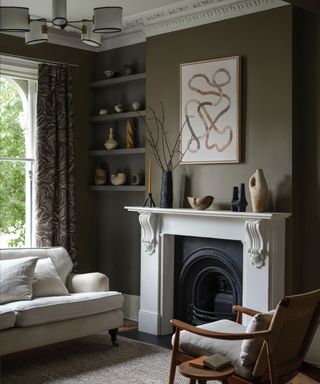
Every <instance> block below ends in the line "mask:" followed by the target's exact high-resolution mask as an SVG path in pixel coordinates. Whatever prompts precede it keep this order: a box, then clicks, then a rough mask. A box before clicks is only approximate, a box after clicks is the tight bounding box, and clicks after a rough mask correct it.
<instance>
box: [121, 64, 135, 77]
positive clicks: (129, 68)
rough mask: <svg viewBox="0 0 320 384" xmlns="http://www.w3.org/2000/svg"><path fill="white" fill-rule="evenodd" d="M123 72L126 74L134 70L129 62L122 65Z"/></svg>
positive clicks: (130, 73)
mask: <svg viewBox="0 0 320 384" xmlns="http://www.w3.org/2000/svg"><path fill="white" fill-rule="evenodd" d="M123 72H124V74H125V75H126V76H129V75H132V74H133V72H134V67H133V66H132V65H131V64H125V65H124V67H123Z"/></svg>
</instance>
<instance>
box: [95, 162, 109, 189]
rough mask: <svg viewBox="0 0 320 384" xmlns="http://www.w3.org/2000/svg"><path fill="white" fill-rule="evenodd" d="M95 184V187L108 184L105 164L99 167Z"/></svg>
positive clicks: (96, 171)
mask: <svg viewBox="0 0 320 384" xmlns="http://www.w3.org/2000/svg"><path fill="white" fill-rule="evenodd" d="M94 183H95V185H105V184H107V171H106V168H105V166H104V165H103V164H101V165H99V167H97V168H96V170H95V173H94Z"/></svg>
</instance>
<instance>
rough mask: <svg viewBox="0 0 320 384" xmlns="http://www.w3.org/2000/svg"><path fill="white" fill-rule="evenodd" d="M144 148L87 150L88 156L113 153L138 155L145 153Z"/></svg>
mask: <svg viewBox="0 0 320 384" xmlns="http://www.w3.org/2000/svg"><path fill="white" fill-rule="evenodd" d="M145 153H146V149H145V148H130V149H126V148H121V149H110V150H106V149H95V150H92V151H89V155H90V156H115V155H121V156H124V155H138V154H145Z"/></svg>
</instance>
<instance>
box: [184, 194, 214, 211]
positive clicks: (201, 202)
mask: <svg viewBox="0 0 320 384" xmlns="http://www.w3.org/2000/svg"><path fill="white" fill-rule="evenodd" d="M188 202H189V204H190V206H191V207H192V208H193V209H207V208H209V207H210V205H211V204H212V202H213V196H204V197H193V196H188Z"/></svg>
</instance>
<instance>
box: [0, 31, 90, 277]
mask: <svg viewBox="0 0 320 384" xmlns="http://www.w3.org/2000/svg"><path fill="white" fill-rule="evenodd" d="M0 53H7V54H12V55H21V56H24V57H26V58H30V59H32V58H38V59H45V60H55V61H62V62H64V63H69V64H76V65H79V67H78V68H74V70H73V95H74V97H73V104H74V121H75V160H76V207H77V225H78V233H77V249H78V257H79V261H80V263H79V269H80V270H81V271H87V270H94V269H95V268H96V259H95V249H94V247H95V243H94V242H93V233H92V232H93V227H92V222H93V218H92V215H93V214H92V212H93V211H92V209H91V207H92V201H90V199H92V196H91V195H90V194H89V192H88V179H89V176H88V135H89V126H88V114H89V110H90V103H91V95H90V93H89V89H88V83H89V81H90V80H91V79H92V72H93V69H94V61H95V54H94V53H91V52H87V51H84V50H79V49H73V48H69V47H62V46H60V45H53V44H40V45H34V46H26V45H25V44H24V39H21V38H18V37H13V36H8V35H4V34H0Z"/></svg>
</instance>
